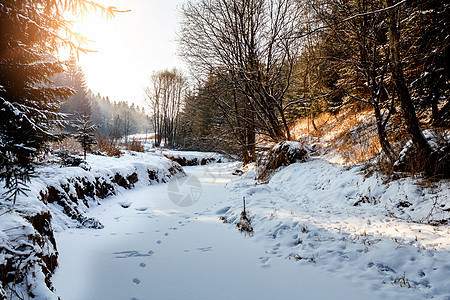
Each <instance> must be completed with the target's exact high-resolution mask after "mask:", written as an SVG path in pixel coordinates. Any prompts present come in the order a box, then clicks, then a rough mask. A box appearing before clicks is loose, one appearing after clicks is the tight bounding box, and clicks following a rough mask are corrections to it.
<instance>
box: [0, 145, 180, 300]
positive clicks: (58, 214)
mask: <svg viewBox="0 0 450 300" xmlns="http://www.w3.org/2000/svg"><path fill="white" fill-rule="evenodd" d="M83 167H84V169H83V168H81V167H65V168H62V167H60V166H59V165H45V166H38V167H37V168H36V172H35V174H34V175H35V177H33V178H32V179H31V182H30V183H29V191H27V195H20V196H18V198H17V201H16V204H15V205H14V206H12V203H10V202H5V201H1V202H0V264H1V265H2V267H3V269H4V270H3V269H2V270H3V272H5V273H6V272H8V273H12V272H14V276H15V278H16V279H15V281H16V282H14V283H11V282H9V284H7V283H6V282H5V283H3V284H2V285H6V287H4V289H5V290H6V292H7V293H8V294H9V296H8V297H10V296H11V297H12V298H13V299H15V297H16V295H18V296H17V297H19V299H22V298H24V297H26V295H27V294H28V293H31V294H33V295H35V296H36V298H37V299H58V298H57V296H56V294H55V293H54V292H52V291H51V290H50V289H49V287H48V286H47V285H46V284H45V281H46V280H45V278H46V275H48V272H46V267H49V268H51V267H52V264H51V261H52V260H53V259H56V255H57V252H56V249H55V248H54V247H53V232H58V231H65V230H68V229H69V228H76V227H83V226H95V227H97V228H101V227H102V226H103V225H101V224H100V223H99V222H98V221H97V220H95V219H90V218H86V217H85V214H86V213H87V212H88V211H89V209H90V208H93V207H97V206H99V205H100V204H101V201H100V198H99V197H100V196H98V195H96V193H95V191H94V192H92V193H91V194H88V192H86V189H87V184H90V185H91V187H94V186H95V184H96V182H100V183H102V182H104V183H107V184H109V185H110V186H111V187H113V188H114V184H113V183H112V181H113V179H114V177H115V176H116V175H117V174H119V175H121V176H122V177H124V178H127V177H128V176H129V175H132V174H137V175H138V179H139V181H138V182H136V183H134V185H135V186H147V185H148V184H155V183H160V182H167V181H169V180H171V179H174V178H177V177H181V176H184V173H183V171H182V169H181V167H180V166H179V165H177V164H175V163H173V162H172V161H170V160H169V159H167V158H166V157H164V156H162V155H155V154H148V153H133V152H129V153H126V154H125V155H124V156H123V157H122V158H120V159H119V158H111V157H102V156H93V155H90V156H89V157H88V160H87V163H86V164H84V166H83ZM150 172H152V176H150ZM85 184H86V185H85ZM77 185H78V188H80V186H81V189H84V191H85V192H86V195H84V196H83V197H86V198H87V199H86V198H84V199H80V198H79V196H78V194H77V193H78V191H77ZM50 188H52V189H54V190H56V191H57V193H59V195H60V196H61V197H62V196H64V197H65V198H64V197H63V198H62V199H61V201H60V202H59V201H56V199H50V198H49V197H50V196H48V195H49V193H50ZM117 191H119V192H120V189H118V188H117ZM3 192H4V188H3V186H0V194H1V193H3ZM46 194H47V196H45V195H46ZM50 200H51V201H50ZM62 203H64V204H62ZM49 213H51V217H52V218H51V224H50V217H49V216H50V215H49ZM43 218H45V220H43ZM33 220H34V222H36V224H34V223H33ZM45 222H49V224H46V223H45ZM45 259H47V260H45ZM2 275H3V274H2ZM5 276H6V274H5ZM17 276H19V277H17ZM5 278H6V277H5ZM11 291H13V292H11ZM3 292H4V290H3V289H1V288H0V294H1V293H3Z"/></svg>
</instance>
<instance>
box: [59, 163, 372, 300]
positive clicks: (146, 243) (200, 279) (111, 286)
mask: <svg viewBox="0 0 450 300" xmlns="http://www.w3.org/2000/svg"><path fill="white" fill-rule="evenodd" d="M185 170H186V173H187V175H188V176H187V178H197V179H198V180H199V182H200V183H201V195H200V198H199V199H198V202H196V203H195V204H194V205H192V206H190V207H179V206H176V205H175V204H174V203H173V202H172V201H171V200H170V198H169V195H170V193H169V192H170V191H171V192H172V196H174V194H173V193H174V185H173V184H171V183H169V184H158V185H153V186H149V187H143V188H137V189H135V190H129V191H124V190H121V191H120V192H121V193H119V195H118V196H115V197H110V198H108V199H106V200H105V201H104V202H103V204H102V205H101V206H99V207H97V208H94V209H92V210H91V211H90V213H89V214H90V215H91V216H94V217H96V218H98V219H99V220H100V221H101V222H102V223H103V224H104V225H105V228H104V229H102V230H93V229H76V228H73V229H69V230H66V231H64V232H60V233H57V234H56V239H57V245H58V250H59V253H60V258H59V263H60V264H59V268H58V270H57V272H56V274H55V275H54V277H53V282H54V286H55V288H56V293H57V294H58V295H60V296H61V298H62V299H63V300H70V299H77V300H81V299H83V300H87V299H130V300H131V299H331V298H332V299H353V298H354V299H362V298H364V299H372V298H376V296H375V295H373V294H371V293H370V292H369V291H367V290H363V288H362V287H359V286H356V285H354V284H352V283H351V282H350V281H348V280H346V279H342V278H339V277H338V274H331V273H328V272H326V273H325V274H324V273H323V271H320V270H319V269H316V268H314V266H308V265H299V264H297V263H296V262H295V261H293V260H288V259H285V257H276V256H274V255H271V254H268V253H267V252H266V251H265V249H264V248H263V246H262V243H258V241H255V239H252V238H250V237H248V236H247V237H246V236H245V235H244V234H241V233H239V232H238V230H237V229H236V228H235V226H234V225H231V224H223V223H222V222H221V221H220V220H219V216H220V215H223V214H224V213H225V212H226V211H227V208H229V206H231V205H232V204H231V203H228V201H233V203H234V201H236V199H231V196H232V195H231V194H230V193H229V192H228V191H227V190H226V189H225V185H226V183H227V182H229V181H230V180H231V179H232V178H233V176H232V175H231V170H233V169H232V166H231V165H230V164H215V165H209V166H197V167H186V168H185ZM194 185H195V184H194ZM197 187H199V186H197ZM189 191H190V190H189V189H186V185H184V186H181V187H180V189H179V193H180V194H182V193H189ZM198 191H199V190H197V194H196V196H199V194H198ZM175 194H177V193H176V191H175ZM230 199H231V200H230ZM124 207H127V208H124ZM330 297H331V298H330Z"/></svg>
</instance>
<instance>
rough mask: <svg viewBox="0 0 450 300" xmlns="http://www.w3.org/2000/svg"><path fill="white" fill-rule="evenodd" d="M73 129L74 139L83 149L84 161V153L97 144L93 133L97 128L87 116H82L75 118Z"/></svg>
mask: <svg viewBox="0 0 450 300" xmlns="http://www.w3.org/2000/svg"><path fill="white" fill-rule="evenodd" d="M74 127H75V129H76V133H75V135H74V137H75V139H76V140H77V141H78V142H79V143H80V144H81V147H83V151H84V159H85V160H86V152H87V151H91V150H92V146H93V145H95V144H97V140H96V139H95V136H94V133H95V131H96V130H97V127H98V126H97V125H95V124H92V121H91V119H90V118H89V116H88V115H87V114H83V115H82V116H81V117H78V118H77V121H76V123H75V124H74Z"/></svg>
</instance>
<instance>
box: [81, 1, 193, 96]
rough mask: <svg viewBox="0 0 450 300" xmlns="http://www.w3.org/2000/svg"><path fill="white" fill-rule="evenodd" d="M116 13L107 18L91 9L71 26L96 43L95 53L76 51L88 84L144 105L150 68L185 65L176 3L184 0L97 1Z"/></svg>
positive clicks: (103, 93)
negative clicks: (179, 46)
mask: <svg viewBox="0 0 450 300" xmlns="http://www.w3.org/2000/svg"><path fill="white" fill-rule="evenodd" d="M95 2H98V3H100V4H103V5H104V6H115V7H117V8H118V9H120V10H131V12H127V13H119V14H117V15H116V16H115V17H114V18H112V19H109V20H107V19H106V18H105V17H102V16H101V14H100V13H90V14H89V16H88V17H85V18H84V19H83V20H82V21H81V22H79V23H77V24H75V25H74V29H75V31H77V32H80V33H81V34H83V35H84V36H86V37H87V38H88V39H90V40H93V41H94V42H92V43H90V44H89V45H88V46H87V48H89V49H91V50H96V51H97V52H95V53H88V54H80V60H79V64H80V65H81V67H82V68H83V70H84V72H85V75H86V80H87V82H88V85H89V87H90V88H91V90H93V91H94V92H100V94H102V95H103V96H109V97H110V99H111V100H115V101H118V100H119V101H128V102H130V103H133V102H134V103H136V104H138V105H142V103H143V101H144V99H145V96H144V88H145V87H146V86H148V85H149V84H150V79H149V77H150V75H151V74H152V72H154V71H158V70H162V69H166V68H169V69H171V68H173V67H178V68H181V69H182V68H183V63H182V62H181V60H180V59H179V58H178V57H177V55H176V51H177V45H176V31H177V29H178V26H179V25H178V24H179V22H178V20H179V10H178V7H179V6H180V5H181V4H182V3H183V2H184V0H97V1H95Z"/></svg>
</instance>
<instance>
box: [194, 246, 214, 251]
mask: <svg viewBox="0 0 450 300" xmlns="http://www.w3.org/2000/svg"><path fill="white" fill-rule="evenodd" d="M197 250H198V251H202V252H208V251H212V247H201V248H197Z"/></svg>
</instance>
